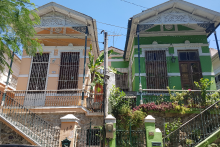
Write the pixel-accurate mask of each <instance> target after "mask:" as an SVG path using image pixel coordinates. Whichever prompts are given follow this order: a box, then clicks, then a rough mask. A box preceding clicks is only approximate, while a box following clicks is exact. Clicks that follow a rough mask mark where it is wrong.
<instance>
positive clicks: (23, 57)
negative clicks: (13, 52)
mask: <svg viewBox="0 0 220 147" xmlns="http://www.w3.org/2000/svg"><path fill="white" fill-rule="evenodd" d="M25 58H31V56H22V59H25Z"/></svg>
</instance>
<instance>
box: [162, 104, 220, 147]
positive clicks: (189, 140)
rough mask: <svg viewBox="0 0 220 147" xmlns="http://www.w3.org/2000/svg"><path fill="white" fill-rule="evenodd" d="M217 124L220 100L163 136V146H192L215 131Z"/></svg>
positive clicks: (218, 122)
mask: <svg viewBox="0 0 220 147" xmlns="http://www.w3.org/2000/svg"><path fill="white" fill-rule="evenodd" d="M219 126H220V101H217V102H215V103H214V104H212V105H211V106H209V107H208V108H206V109H205V110H204V111H202V112H201V113H200V114H198V115H197V116H195V117H194V118H192V119H190V120H189V121H188V122H186V123H185V124H183V125H182V126H181V127H179V128H178V129H177V130H175V131H174V132H172V133H170V134H169V135H167V136H166V137H164V139H163V141H164V146H166V147H178V146H181V147H194V146H196V145H197V144H199V143H200V142H202V141H203V140H204V139H206V138H207V137H209V136H210V135H211V134H213V133H214V132H216V131H217V130H218V129H219Z"/></svg>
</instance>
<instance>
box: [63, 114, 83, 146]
mask: <svg viewBox="0 0 220 147" xmlns="http://www.w3.org/2000/svg"><path fill="white" fill-rule="evenodd" d="M60 119H61V128H60V139H59V147H62V143H61V142H62V141H63V140H64V139H68V140H70V141H71V143H70V146H74V145H75V143H76V141H77V140H75V138H77V137H76V136H75V135H77V133H76V126H77V124H78V121H79V119H78V118H77V117H75V116H74V115H73V114H67V115H66V116H63V117H61V118H60Z"/></svg>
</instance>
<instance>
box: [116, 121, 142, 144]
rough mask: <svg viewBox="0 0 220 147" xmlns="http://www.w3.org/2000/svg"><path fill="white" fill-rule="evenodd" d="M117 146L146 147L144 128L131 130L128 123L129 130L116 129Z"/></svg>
mask: <svg viewBox="0 0 220 147" xmlns="http://www.w3.org/2000/svg"><path fill="white" fill-rule="evenodd" d="M116 146H117V147H146V130H145V128H142V129H138V130H132V129H131V123H129V130H120V129H116Z"/></svg>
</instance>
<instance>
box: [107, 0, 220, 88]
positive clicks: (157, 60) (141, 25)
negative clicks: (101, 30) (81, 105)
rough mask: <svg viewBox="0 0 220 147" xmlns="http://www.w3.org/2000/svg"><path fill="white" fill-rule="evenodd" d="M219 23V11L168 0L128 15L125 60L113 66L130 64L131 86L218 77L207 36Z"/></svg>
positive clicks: (179, 84)
mask: <svg viewBox="0 0 220 147" xmlns="http://www.w3.org/2000/svg"><path fill="white" fill-rule="evenodd" d="M219 24H220V13H218V12H215V11H212V10H209V9H206V8H203V7H200V6H198V5H194V4H192V3H188V2H185V1H183V0H170V1H168V2H165V3H163V4H160V5H158V6H155V7H153V8H151V9H148V10H145V11H143V12H142V13H139V14H136V15H134V16H133V17H131V18H130V19H129V21H128V31H127V38H126V43H125V49H124V54H123V60H122V59H120V61H119V60H117V61H116V59H115V60H114V59H111V65H112V66H113V67H115V68H127V71H128V75H127V80H128V87H129V91H140V90H141V88H142V89H166V88H167V86H169V87H170V88H171V89H177V90H181V89H186V90H188V89H197V87H196V86H195V85H194V81H199V80H200V79H201V78H207V79H209V80H210V81H214V80H215V77H214V76H215V75H214V72H213V67H212V61H211V55H210V52H209V44H208V42H207V38H208V37H209V36H210V35H211V34H212V33H213V32H214V31H215V29H216V28H217V27H218V26H219ZM139 51H140V53H139ZM138 53H139V54H138ZM139 62H140V63H139ZM139 66H140V67H139ZM140 82H141V85H140ZM140 86H141V87H140ZM174 86H175V87H174ZM210 90H216V85H215V82H213V84H212V85H211V86H210Z"/></svg>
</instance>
